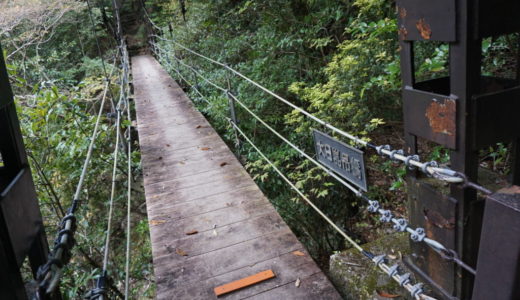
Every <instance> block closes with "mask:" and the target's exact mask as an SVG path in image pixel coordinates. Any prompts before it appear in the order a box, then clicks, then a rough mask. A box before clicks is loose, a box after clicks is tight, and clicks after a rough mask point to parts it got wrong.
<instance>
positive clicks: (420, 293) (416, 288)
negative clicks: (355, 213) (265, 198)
mask: <svg viewBox="0 0 520 300" xmlns="http://www.w3.org/2000/svg"><path fill="white" fill-rule="evenodd" d="M227 120H228V121H229V123H230V124H231V126H233V127H234V128H235V129H236V130H237V131H238V132H239V133H240V135H241V136H242V137H243V138H244V139H245V140H246V141H247V142H248V143H249V144H250V145H251V147H253V148H254V149H255V150H256V152H257V153H258V154H260V156H262V158H263V159H264V160H265V161H266V162H267V163H268V164H269V165H270V166H271V167H272V168H273V170H274V171H275V172H276V173H278V175H279V176H280V177H281V178H282V179H283V180H284V181H285V182H286V183H287V184H288V185H289V186H290V187H291V188H292V189H293V190H294V191H295V192H296V193H298V195H299V196H300V197H301V198H302V199H303V200H305V202H307V204H309V205H310V206H311V207H312V208H313V209H314V210H315V211H316V212H317V213H318V214H319V215H320V216H321V217H322V218H323V219H325V221H327V223H329V224H330V225H331V226H332V227H333V228H334V229H335V230H336V231H337V232H338V233H339V234H340V235H342V236H343V237H344V238H345V239H346V240H347V241H348V242H349V244H351V245H352V246H353V247H354V248H355V249H356V250H358V251H359V252H361V254H363V255H364V256H365V257H367V258H369V259H370V260H371V261H372V262H373V263H375V264H376V266H377V267H379V268H380V269H381V270H383V272H385V273H386V274H387V275H388V276H390V277H391V278H392V279H393V280H395V281H396V282H397V283H399V285H400V286H402V287H404V288H405V289H406V290H407V291H408V292H409V293H410V295H411V296H412V298H414V299H423V300H426V299H430V300H431V299H435V298H433V297H430V296H427V295H425V294H424V290H423V289H422V286H423V284H422V283H417V284H415V285H414V284H412V283H411V280H410V273H404V274H400V271H399V267H398V265H397V264H395V265H393V266H389V265H388V264H387V260H386V255H384V254H383V255H377V256H376V255H374V254H372V253H370V252H369V251H367V250H365V249H363V247H361V245H359V244H358V243H356V241H355V240H354V239H353V238H351V237H350V236H349V235H348V234H346V233H345V231H343V230H342V229H341V228H339V226H338V225H336V223H334V221H332V220H331V219H330V218H329V217H327V215H326V214H325V213H324V212H323V211H321V210H320V209H319V208H318V207H317V206H316V204H314V203H313V202H312V201H311V200H310V199H309V198H308V197H307V196H305V194H304V193H303V192H302V191H300V190H299V189H298V188H297V187H296V185H294V183H292V182H291V180H290V179H288V178H287V176H285V175H284V174H283V173H282V171H280V169H278V167H277V166H276V165H275V164H274V163H273V162H272V161H271V160H270V159H269V158H267V156H266V155H265V154H264V153H263V152H262V151H261V150H260V149H258V147H257V146H256V145H255V144H254V143H253V142H252V141H251V140H250V139H249V137H247V135H246V134H245V133H244V132H243V131H242V130H241V129H240V127H238V126H237V125H236V124H235V123H234V122H233V121H232V120H231V119H229V118H227Z"/></svg>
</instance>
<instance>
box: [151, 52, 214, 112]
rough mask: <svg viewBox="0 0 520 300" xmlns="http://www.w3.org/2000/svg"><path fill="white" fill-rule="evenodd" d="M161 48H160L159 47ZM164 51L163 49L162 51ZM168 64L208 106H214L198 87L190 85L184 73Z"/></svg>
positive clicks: (168, 62)
mask: <svg viewBox="0 0 520 300" xmlns="http://www.w3.org/2000/svg"><path fill="white" fill-rule="evenodd" d="M158 48H159V47H158ZM160 50H162V49H160ZM154 53H156V55H158V56H160V53H157V52H156V51H154ZM166 64H167V66H168V67H169V68H171V69H174V70H175V72H176V73H177V75H179V77H180V78H181V79H182V80H183V81H184V82H186V83H187V84H188V85H189V86H190V88H191V89H193V90H194V91H195V92H196V93H197V94H198V95H199V96H200V98H201V99H202V100H203V101H204V102H206V103H207V104H212V103H211V102H210V101H209V100H208V99H206V96H204V94H202V92H201V91H200V90H199V89H198V88H197V85H193V84H192V83H190V82H189V81H188V80H186V77H184V75H182V73H181V72H180V71H179V70H178V69H177V68H175V67H174V66H173V65H172V63H171V62H170V61H168V60H167V61H166Z"/></svg>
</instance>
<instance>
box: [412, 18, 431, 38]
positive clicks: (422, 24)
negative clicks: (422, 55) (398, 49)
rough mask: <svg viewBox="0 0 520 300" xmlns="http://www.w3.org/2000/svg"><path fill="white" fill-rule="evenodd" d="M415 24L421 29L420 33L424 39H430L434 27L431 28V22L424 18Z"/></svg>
mask: <svg viewBox="0 0 520 300" xmlns="http://www.w3.org/2000/svg"><path fill="white" fill-rule="evenodd" d="M415 26H416V27H417V30H419V33H420V34H421V36H422V38H423V39H425V40H429V39H430V38H431V37H432V29H431V28H430V24H428V23H426V21H425V20H424V18H423V19H420V20H419V21H417V23H416V24H415Z"/></svg>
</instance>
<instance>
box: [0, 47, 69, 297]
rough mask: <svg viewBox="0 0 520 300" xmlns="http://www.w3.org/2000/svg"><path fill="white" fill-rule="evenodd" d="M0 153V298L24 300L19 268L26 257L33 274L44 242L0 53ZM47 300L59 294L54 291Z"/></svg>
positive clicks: (41, 257) (41, 258)
mask: <svg viewBox="0 0 520 300" xmlns="http://www.w3.org/2000/svg"><path fill="white" fill-rule="evenodd" d="M0 53H2V50H1V46H0ZM0 152H1V154H2V160H3V163H4V166H3V167H2V168H1V169H0V298H1V299H27V294H26V289H25V286H24V282H23V279H22V274H21V271H20V269H21V268H22V265H23V263H24V260H25V259H26V258H29V263H30V266H31V270H32V273H33V276H34V277H35V276H36V272H37V270H38V267H39V266H40V265H42V264H44V263H45V262H46V260H47V255H48V245H47V238H46V237H45V231H44V228H43V222H42V216H41V213H40V209H39V206H38V200H37V197H36V191H35V188H34V183H33V179H32V175H31V170H30V168H29V163H28V161H27V155H26V153H25V147H24V144H23V140H22V134H21V131H20V126H19V121H18V117H17V115H16V108H15V104H14V102H13V93H12V90H11V87H10V84H9V79H8V74H7V69H6V65H5V62H4V59H3V56H2V55H0ZM49 299H61V297H60V295H59V294H55V295H52V296H50V297H49Z"/></svg>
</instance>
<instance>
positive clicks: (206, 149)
mask: <svg viewBox="0 0 520 300" xmlns="http://www.w3.org/2000/svg"><path fill="white" fill-rule="evenodd" d="M209 149H211V148H210V147H202V148H200V150H202V151H208V150H209Z"/></svg>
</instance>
